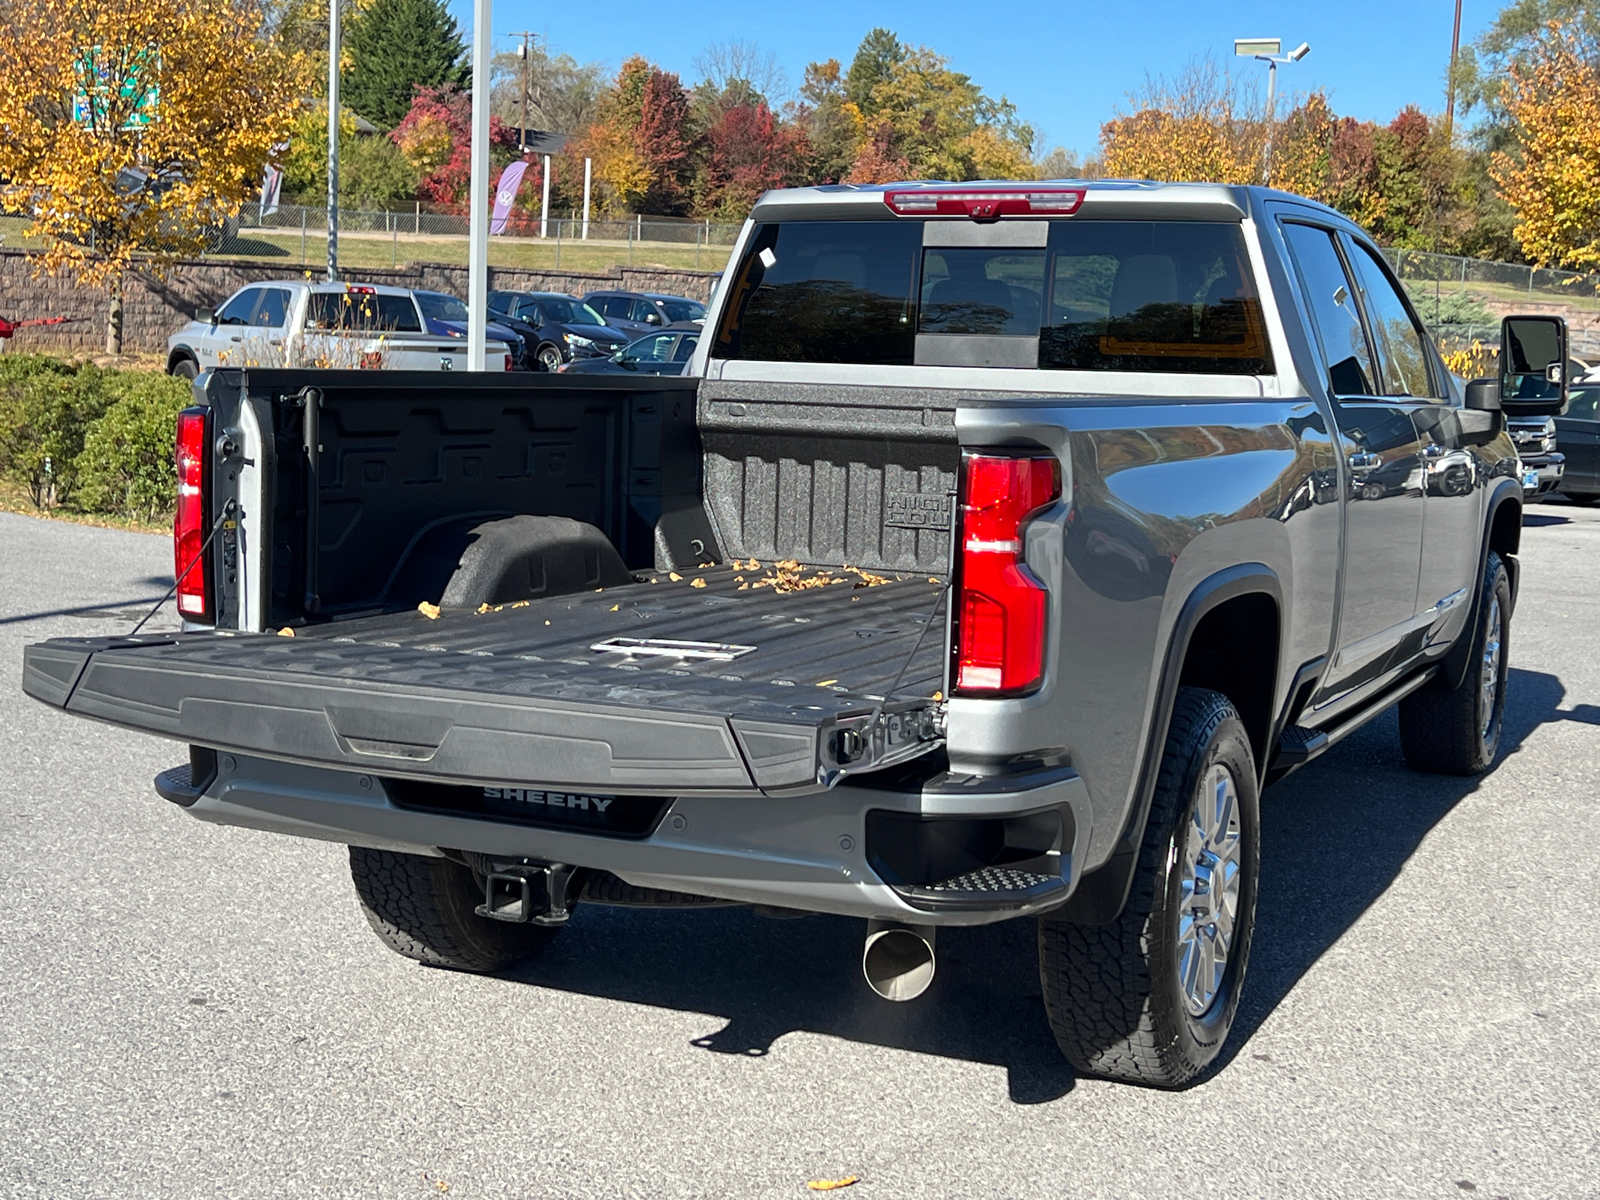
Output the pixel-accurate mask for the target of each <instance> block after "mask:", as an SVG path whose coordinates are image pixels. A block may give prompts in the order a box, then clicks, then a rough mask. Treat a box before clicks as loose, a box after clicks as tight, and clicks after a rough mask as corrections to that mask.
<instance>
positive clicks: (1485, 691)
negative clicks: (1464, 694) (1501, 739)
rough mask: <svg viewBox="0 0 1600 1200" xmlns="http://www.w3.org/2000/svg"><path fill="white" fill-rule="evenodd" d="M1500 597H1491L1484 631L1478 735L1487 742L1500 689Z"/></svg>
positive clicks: (1479, 686) (1491, 730)
mask: <svg viewBox="0 0 1600 1200" xmlns="http://www.w3.org/2000/svg"><path fill="white" fill-rule="evenodd" d="M1500 636H1501V629H1500V597H1499V596H1490V597H1489V623H1488V625H1487V626H1486V627H1485V629H1484V632H1483V671H1482V674H1481V675H1480V676H1479V679H1478V690H1479V691H1480V692H1481V693H1482V698H1483V709H1482V712H1483V727H1482V728H1481V729H1479V730H1478V736H1479V737H1481V738H1482V739H1483V740H1484V741H1485V742H1487V741H1488V740H1489V735H1490V733H1492V732H1493V731H1494V722H1495V716H1496V713H1495V707H1494V705H1495V700H1496V698H1497V695H1498V693H1499V691H1500Z"/></svg>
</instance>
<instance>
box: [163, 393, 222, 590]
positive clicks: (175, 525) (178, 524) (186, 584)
mask: <svg viewBox="0 0 1600 1200" xmlns="http://www.w3.org/2000/svg"><path fill="white" fill-rule="evenodd" d="M210 413H211V410H210V409H209V408H186V409H184V410H183V411H182V412H181V413H179V414H178V438H177V442H178V511H177V513H176V515H174V517H173V518H172V561H173V567H172V569H173V572H174V574H175V575H176V576H177V579H178V612H180V613H181V614H183V616H184V617H185V618H186V619H187V620H190V621H198V622H206V621H210V620H212V619H213V613H212V608H211V594H212V593H211V563H210V561H209V559H206V558H204V557H202V558H201V559H200V561H199V562H195V561H194V560H195V558H196V556H198V555H199V554H200V548H201V547H202V546H203V545H205V540H206V533H207V532H208V531H209V529H210V526H211V521H210V519H209V518H210V513H209V511H208V510H209V509H210V507H211V506H210V503H209V500H210V495H211V439H210V436H209V434H210V424H211V422H210V420H209V417H210ZM190 563H194V566H192V567H190V569H189V571H188V573H187V574H185V573H184V568H185V567H189V564H190Z"/></svg>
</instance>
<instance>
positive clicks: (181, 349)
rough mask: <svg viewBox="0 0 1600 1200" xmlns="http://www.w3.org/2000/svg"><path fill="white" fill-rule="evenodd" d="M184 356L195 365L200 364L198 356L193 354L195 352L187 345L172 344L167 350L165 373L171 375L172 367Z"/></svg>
mask: <svg viewBox="0 0 1600 1200" xmlns="http://www.w3.org/2000/svg"><path fill="white" fill-rule="evenodd" d="M186 358H187V359H188V360H189V361H190V362H192V363H193V364H194V365H195V366H196V367H198V366H199V365H200V358H199V356H198V355H197V354H195V352H194V351H193V350H191V349H190V348H189V347H188V346H174V347H173V348H172V349H171V350H169V351H167V374H168V375H171V374H172V368H173V367H174V366H176V365H177V364H178V363H179V362H181V361H182V360H183V359H186Z"/></svg>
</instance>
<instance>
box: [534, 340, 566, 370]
mask: <svg viewBox="0 0 1600 1200" xmlns="http://www.w3.org/2000/svg"><path fill="white" fill-rule="evenodd" d="M538 358H539V370H541V371H550V372H552V373H554V372H556V371H559V370H560V369H561V361H562V360H561V351H560V350H558V349H557V348H556V347H554V346H540V347H539V354H538Z"/></svg>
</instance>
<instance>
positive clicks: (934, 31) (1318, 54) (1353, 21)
mask: <svg viewBox="0 0 1600 1200" xmlns="http://www.w3.org/2000/svg"><path fill="white" fill-rule="evenodd" d="M451 7H452V11H454V13H455V14H456V18H457V20H458V21H459V22H460V24H461V27H462V30H463V32H466V31H469V30H470V29H471V26H472V5H471V2H470V0H453V2H452V6H451ZM1500 7H1501V4H1500V3H1497V2H1486V0H1465V3H1464V4H1463V7H1462V31H1461V40H1462V44H1463V45H1465V44H1467V43H1469V42H1470V41H1471V40H1472V39H1473V38H1474V37H1475V36H1476V35H1477V34H1478V33H1479V32H1480V31H1481V30H1482V29H1484V28H1485V27H1486V26H1487V25H1488V24H1489V23H1490V22H1492V21H1493V19H1494V17H1495V14H1496V13H1497V12H1498V11H1499V9H1500ZM1453 13H1454V2H1453V0H1420V2H1419V0H1332V2H1328V0H1324V2H1323V3H1320V4H1299V5H1295V4H1284V3H1281V2H1280V3H1274V4H1268V3H1258V2H1255V0H1241V2H1238V3H1231V4H1229V3H1214V2H1213V3H1205V2H1204V0H1189V2H1187V3H1181V2H1174V0H1139V2H1138V3H1129V2H1128V0H1120V2H1119V0H1109V2H1108V0H1099V2H1095V3H1084V2H1083V0H1064V2H1058V3H1053V4H1050V3H1029V4H1021V3H1016V2H1014V3H1011V4H1004V5H1002V4H976V5H975V4H971V3H965V4H957V3H953V2H952V0H923V2H921V3H917V4H907V3H901V2H899V0H894V2H880V3H877V4H872V5H861V4H854V3H847V2H846V0H802V2H798V3H797V2H796V0H785V2H783V3H778V4H763V3H749V2H748V0H746V2H744V3H734V2H732V0H698V2H695V3H688V4H673V5H666V4H639V5H626V6H624V5H615V6H609V5H607V6H593V7H591V6H588V5H582V4H568V5H567V6H565V7H564V8H562V7H555V6H551V5H546V4H532V3H529V2H528V0H500V2H499V3H497V4H496V5H495V13H494V28H495V33H496V48H497V49H509V48H510V46H511V44H512V40H511V39H510V38H509V37H508V36H507V35H508V34H509V33H510V32H511V31H512V30H520V29H531V30H534V31H536V32H538V33H541V34H542V35H543V36H544V37H545V38H546V39H547V40H548V43H549V45H550V46H551V47H552V48H553V49H554V50H556V51H564V52H566V53H569V54H571V55H572V56H573V57H575V58H577V59H578V60H579V61H583V62H587V61H591V60H598V61H600V62H603V63H605V64H607V65H608V66H610V67H613V68H614V67H615V66H616V65H617V64H618V63H619V62H621V60H622V59H623V58H624V57H626V56H627V55H629V54H633V53H638V54H643V55H644V56H645V57H647V58H650V59H652V60H654V61H656V62H658V63H660V64H661V65H662V66H663V67H665V68H666V69H667V70H669V71H676V72H678V73H679V74H680V75H681V76H682V77H683V80H684V82H685V83H693V82H694V81H695V79H696V74H695V70H694V59H695V56H696V55H697V54H699V53H700V52H701V50H703V49H704V48H705V47H706V46H707V45H708V44H709V43H712V42H726V41H733V40H744V41H748V42H754V43H756V44H758V45H759V46H761V47H762V48H763V49H770V50H772V51H774V52H776V54H777V56H778V60H779V62H780V63H781V64H782V65H783V67H784V69H785V71H786V72H787V73H788V75H789V78H790V83H791V85H792V86H798V85H799V82H800V79H801V76H802V73H803V72H804V70H805V65H806V63H807V62H810V61H813V60H821V59H827V58H838V59H840V60H841V61H842V62H844V63H845V64H846V65H848V64H849V60H850V56H851V55H852V54H854V52H855V47H856V45H857V43H858V42H859V41H860V40H861V36H862V34H864V33H865V32H866V31H867V30H868V29H869V28H871V27H872V26H873V25H886V26H888V27H889V28H890V29H893V30H894V31H895V32H896V33H898V34H899V35H900V38H901V40H902V41H905V42H910V43H912V44H925V45H928V46H930V47H932V48H933V49H935V50H937V51H939V52H940V53H942V54H944V55H946V56H947V57H949V58H950V59H951V62H952V65H953V66H954V67H955V68H956V69H957V70H960V71H965V72H966V73H967V74H968V75H970V76H972V78H973V79H974V80H975V81H976V82H977V83H979V84H980V85H982V86H983V88H984V89H985V90H986V91H988V92H989V93H990V94H1004V95H1006V96H1008V97H1009V98H1010V99H1011V100H1012V101H1013V102H1014V103H1015V104H1016V105H1017V107H1018V109H1019V110H1020V114H1021V116H1022V119H1023V120H1025V121H1028V122H1030V123H1031V124H1032V125H1033V126H1034V127H1035V128H1036V129H1039V130H1040V131H1041V132H1042V133H1043V141H1044V146H1045V147H1046V148H1047V147H1048V146H1050V145H1064V146H1066V147H1067V148H1068V149H1072V150H1077V151H1079V152H1084V151H1089V150H1092V149H1093V148H1094V147H1095V145H1096V143H1097V140H1098V135H1099V129H1100V124H1101V122H1102V121H1104V120H1106V119H1107V118H1108V117H1110V116H1111V115H1112V111H1113V109H1115V108H1116V107H1117V106H1118V105H1119V104H1122V103H1123V102H1124V98H1125V96H1126V93H1127V92H1128V91H1129V90H1130V89H1133V88H1137V87H1138V86H1139V85H1140V84H1141V83H1142V82H1143V81H1144V79H1145V76H1146V74H1147V73H1148V74H1156V75H1159V74H1169V75H1170V74H1172V73H1175V72H1176V71H1178V70H1180V69H1181V68H1182V67H1183V65H1184V64H1185V62H1187V61H1188V60H1189V59H1191V58H1194V57H1196V56H1199V55H1204V54H1205V53H1206V52H1208V51H1209V52H1211V53H1212V54H1214V55H1215V56H1217V58H1218V59H1219V60H1226V61H1227V62H1228V63H1229V64H1232V63H1233V61H1234V60H1233V58H1232V53H1233V39H1234V38H1236V37H1274V36H1276V37H1281V38H1282V39H1283V43H1284V48H1285V49H1289V48H1291V47H1293V46H1296V45H1298V44H1299V43H1300V42H1302V41H1308V42H1310V43H1311V47H1312V50H1311V54H1310V55H1309V56H1307V57H1306V58H1305V59H1304V60H1303V61H1302V62H1300V63H1297V64H1295V65H1294V66H1291V67H1287V68H1283V69H1282V70H1281V71H1280V73H1279V77H1278V78H1279V86H1280V89H1282V88H1297V89H1300V90H1310V89H1313V88H1323V89H1325V90H1326V91H1327V92H1328V94H1329V96H1330V97H1331V100H1332V103H1333V107H1334V110H1335V111H1336V112H1338V113H1340V114H1341V115H1349V116H1354V117H1358V118H1361V119H1363V120H1383V121H1387V120H1388V119H1389V118H1391V117H1392V116H1393V115H1394V114H1395V113H1396V112H1397V111H1398V110H1399V109H1400V108H1401V107H1402V106H1404V105H1406V104H1418V105H1420V106H1421V107H1422V108H1423V109H1425V110H1427V111H1430V112H1435V111H1442V110H1443V108H1444V69H1445V64H1446V61H1447V60H1448V58H1449V54H1450V26H1451V21H1452V17H1453ZM1239 66H1241V67H1244V66H1246V64H1245V63H1243V62H1241V63H1240V64H1239ZM1258 69H1259V70H1261V71H1263V72H1264V71H1265V69H1266V68H1265V67H1264V66H1263V67H1259V68H1258Z"/></svg>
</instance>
